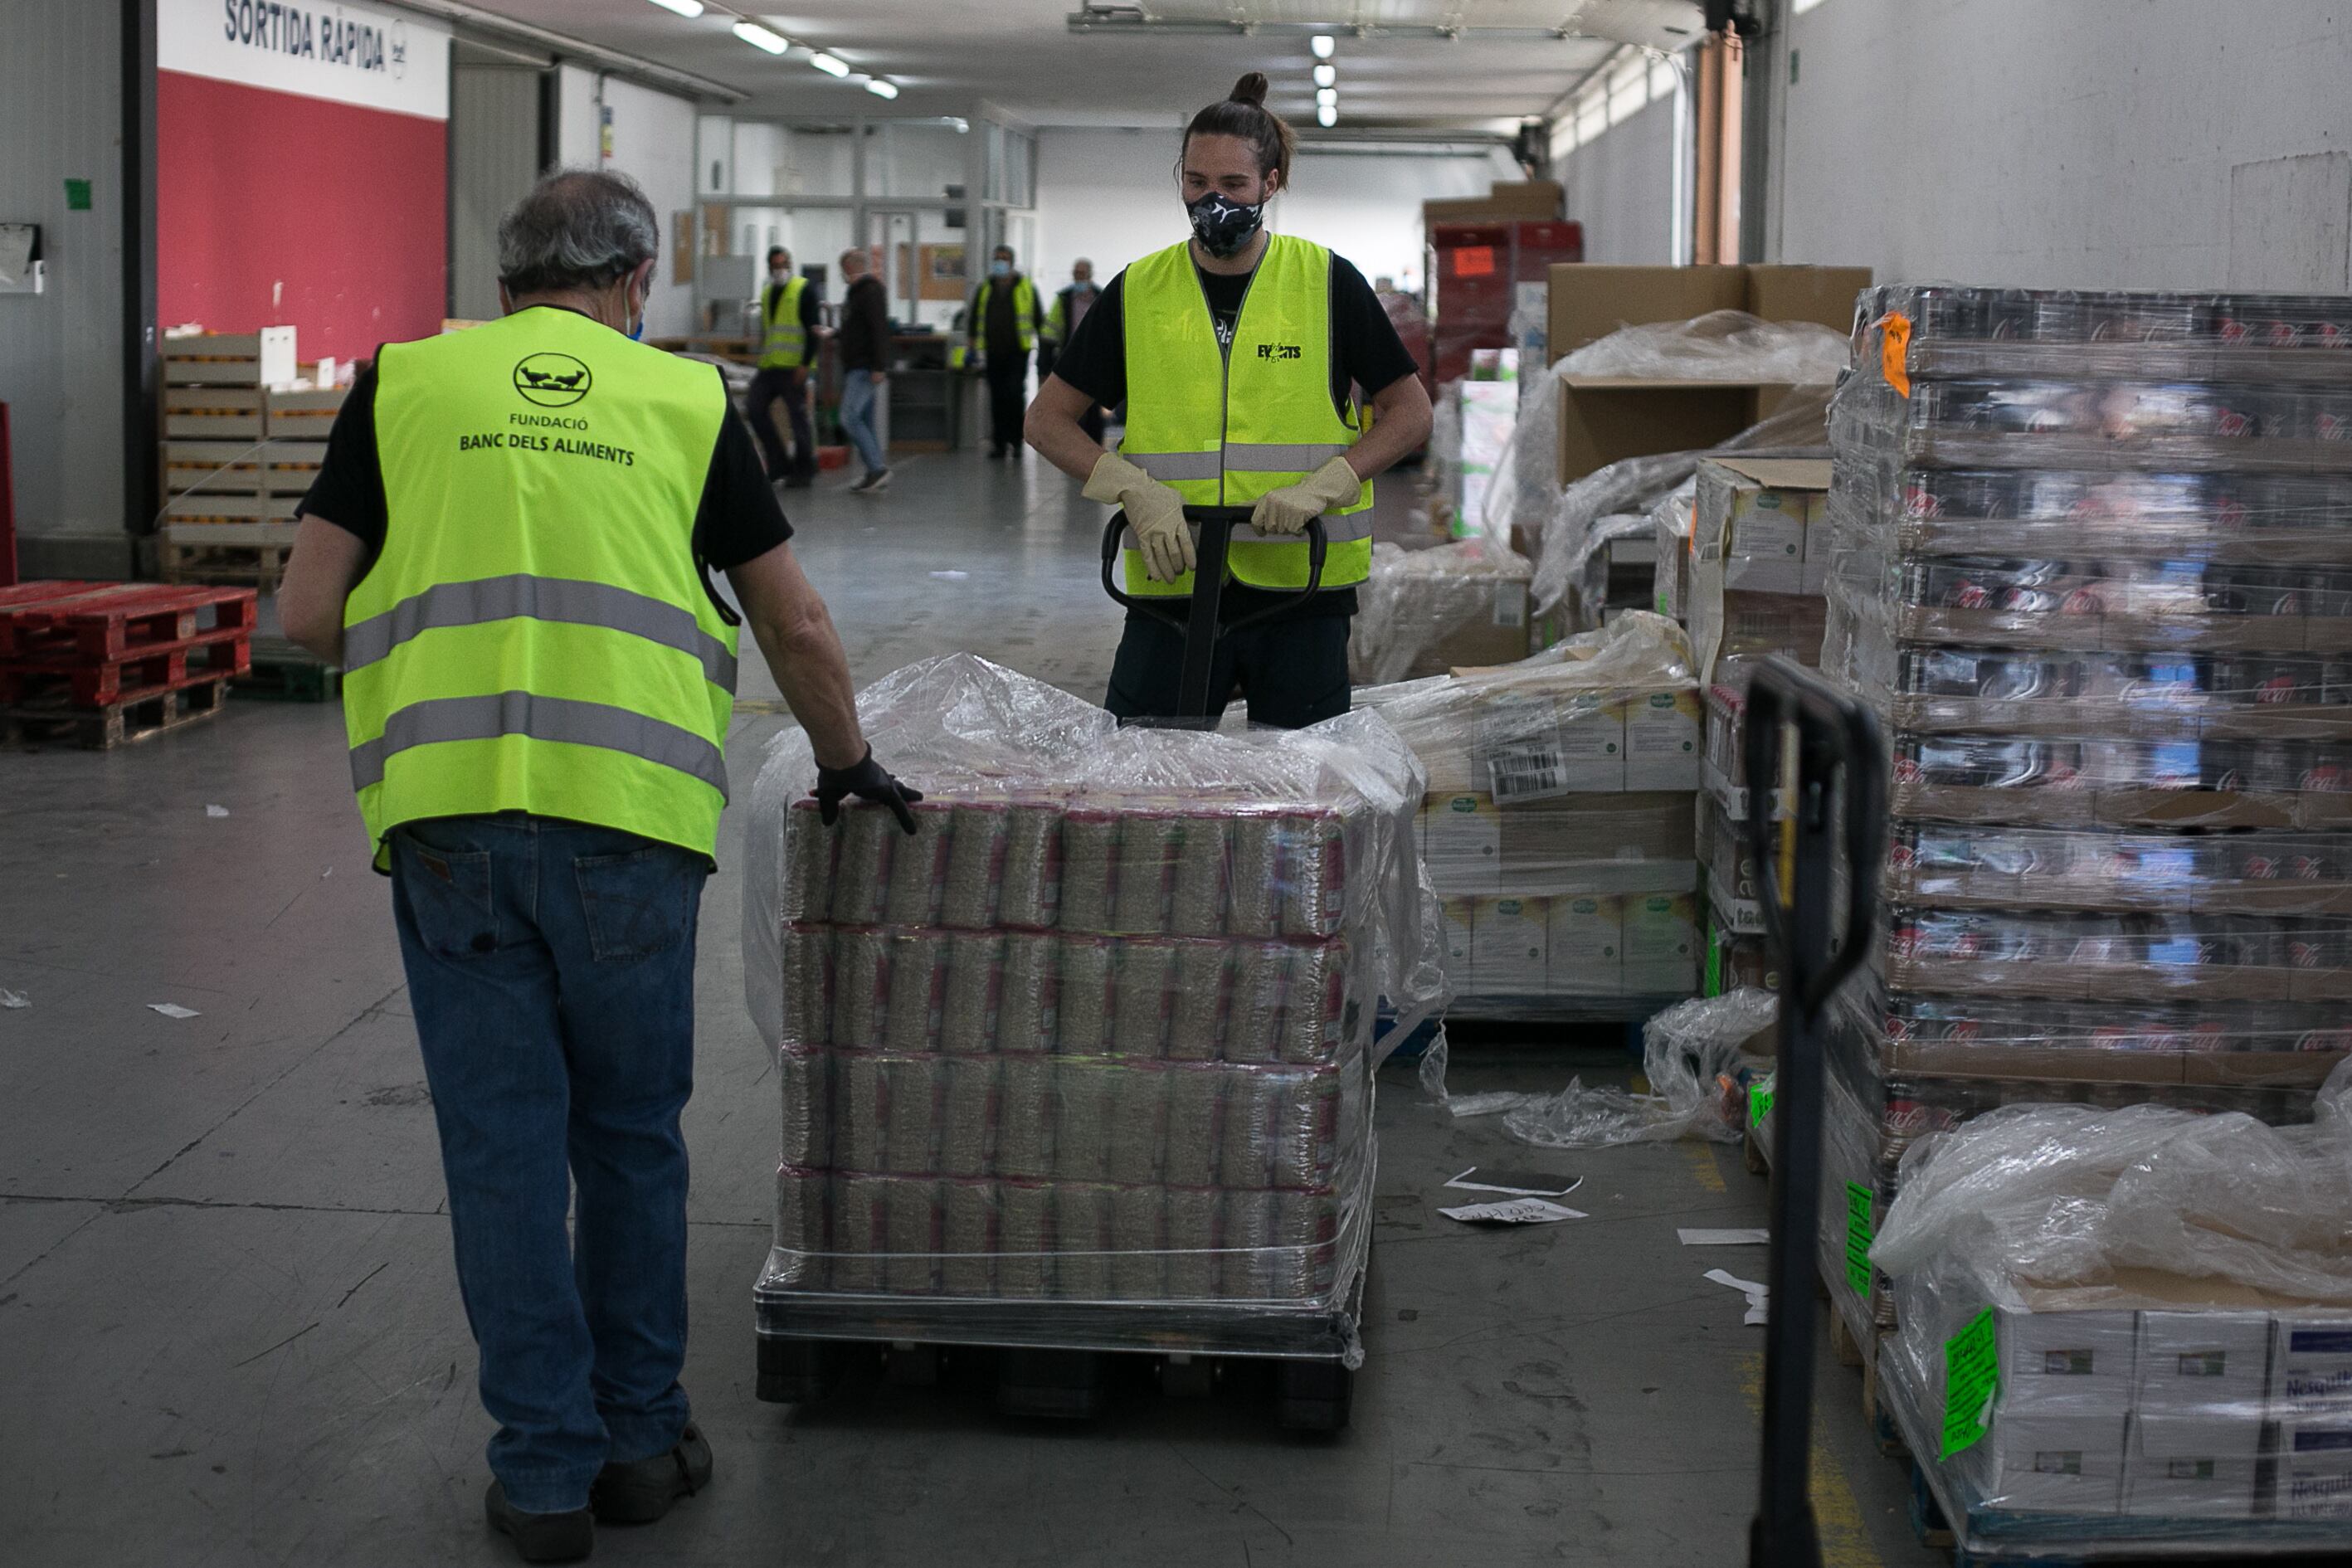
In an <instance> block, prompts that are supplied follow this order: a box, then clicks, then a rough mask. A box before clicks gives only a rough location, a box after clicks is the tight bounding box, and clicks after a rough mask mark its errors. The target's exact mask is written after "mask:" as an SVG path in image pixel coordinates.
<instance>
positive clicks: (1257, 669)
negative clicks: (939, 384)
mask: <svg viewBox="0 0 2352 1568" xmlns="http://www.w3.org/2000/svg"><path fill="white" fill-rule="evenodd" d="M1265 92H1266V79H1265V77H1264V76H1263V75H1261V74H1259V73H1258V72H1255V71H1253V72H1251V73H1249V74H1248V75H1246V76H1244V77H1243V78H1242V79H1241V80H1240V81H1238V82H1236V83H1235V84H1234V90H1233V92H1232V93H1231V94H1230V95H1229V96H1228V97H1226V98H1225V99H1224V100H1222V101H1220V102H1217V103H1213V104H1211V105H1209V107H1207V108H1206V109H1203V110H1201V111H1200V112H1199V113H1198V114H1195V115H1194V116H1193V117H1192V122H1191V123H1190V124H1189V125H1188V126H1187V127H1186V128H1185V132H1184V137H1183V142H1182V144H1181V152H1180V155H1179V157H1178V160H1177V165H1176V180H1177V196H1178V199H1179V201H1180V202H1181V205H1182V208H1183V210H1184V212H1185V215H1186V216H1187V218H1188V219H1189V221H1190V225H1191V228H1192V235H1191V237H1189V238H1187V239H1184V240H1182V241H1181V242H1179V243H1177V244H1175V245H1171V246H1170V247H1167V248H1166V249H1164V250H1160V251H1157V252H1155V253H1153V254H1152V255H1150V256H1147V257H1145V258H1143V259H1142V260H1140V261H1138V262H1136V263H1135V264H1134V265H1132V266H1130V267H1129V268H1126V269H1125V270H1124V271H1122V272H1121V273H1120V274H1119V275H1118V277H1116V278H1114V279H1111V281H1110V284H1109V286H1108V288H1106V289H1103V291H1102V294H1101V296H1100V298H1099V299H1098V300H1096V301H1095V302H1094V303H1093V305H1092V306H1091V308H1090V309H1089V310H1087V313H1086V314H1085V316H1084V318H1083V319H1082V320H1081V321H1078V322H1077V324H1076V326H1075V327H1074V328H1073V329H1072V331H1071V333H1070V336H1069V340H1068V342H1066V344H1064V345H1063V346H1062V348H1061V350H1060V352H1059V353H1058V354H1057V355H1056V356H1055V362H1054V370H1053V374H1050V375H1048V376H1047V377H1046V378H1045V383H1044V384H1042V385H1041V386H1040V387H1039V388H1038V391H1037V395H1036V398H1035V400H1034V401H1033V402H1032V403H1031V404H1030V405H1029V414H1028V418H1027V421H1026V426H1025V434H1026V437H1027V439H1028V442H1029V444H1030V445H1031V446H1033V447H1036V448H1037V450H1038V451H1039V452H1040V453H1042V454H1043V455H1044V456H1045V458H1047V459H1048V460H1049V461H1051V462H1052V463H1053V464H1054V465H1055V467H1056V468H1060V469H1062V471H1063V472H1065V473H1067V474H1069V475H1071V476H1072V477H1074V478H1076V479H1083V480H1085V481H1086V492H1085V493H1086V495H1087V499H1088V500H1096V501H1100V502H1102V503H1103V504H1105V505H1107V506H1116V507H1119V508H1122V509H1123V510H1125V511H1126V513H1127V519H1128V531H1127V539H1126V542H1125V547H1124V549H1123V550H1122V552H1121V556H1122V562H1121V565H1122V571H1123V573H1124V575H1125V579H1126V583H1125V585H1126V588H1127V591H1128V593H1129V594H1130V595H1135V596H1137V597H1139V598H1158V599H1165V600H1170V601H1174V600H1180V599H1186V598H1189V597H1190V596H1191V595H1192V592H1193V580H1192V573H1193V569H1194V567H1195V566H1196V565H1197V564H1198V558H1197V553H1196V550H1195V545H1194V541H1193V536H1192V529H1191V527H1190V526H1189V525H1188V524H1187V522H1186V521H1185V516H1184V509H1185V508H1186V507H1187V506H1246V507H1248V508H1249V509H1250V518H1249V522H1248V524H1247V526H1245V527H1242V528H1236V529H1235V530H1234V533H1233V542H1232V545H1231V547H1230V551H1229V552H1228V555H1227V559H1226V566H1225V571H1226V574H1227V576H1228V578H1229V579H1230V581H1229V582H1228V583H1227V584H1222V585H1221V586H1222V588H1223V592H1222V596H1221V598H1220V601H1219V605H1218V613H1219V616H1220V619H1221V620H1222V621H1223V622H1225V623H1227V624H1230V623H1233V622H1236V621H1240V620H1243V619H1244V618H1255V617H1257V616H1261V615H1263V616H1265V618H1264V619H1262V620H1255V619H1254V624H1252V625H1250V626H1245V627H1241V628H1239V629H1238V630H1236V631H1235V632H1234V633H1233V634H1232V635H1230V636H1226V637H1220V638H1219V639H1218V642H1217V647H1216V649H1215V654H1214V665H1213V668H1212V670H1211V696H1210V705H1211V706H1210V712H1211V715H1212V716H1213V715H1215V714H1218V713H1222V712H1223V709H1224V707H1225V704H1226V701H1227V700H1228V698H1229V696H1230V694H1231V693H1232V692H1233V691H1234V690H1235V689H1239V690H1240V691H1241V692H1242V694H1243V695H1244V697H1245V698H1246V700H1248V703H1249V710H1250V717H1251V719H1252V720H1253V721H1255V722H1257V723H1262V724H1273V725H1278V726H1281V727H1285V728H1297V727H1299V726H1302V725H1307V724H1312V723H1316V722H1318V721H1321V720H1324V719H1328V718H1332V717H1334V716H1336V715H1338V714H1340V713H1344V712H1346V711H1347V710H1348V705H1349V700H1350V696H1351V692H1350V689H1349V679H1348V634H1349V619H1350V617H1352V616H1354V614H1355V613H1356V588H1357V585H1358V584H1360V583H1362V582H1363V581H1364V580H1365V578H1366V577H1367V576H1369V575H1370V569H1371V552H1372V540H1371V507H1372V486H1371V481H1372V479H1373V478H1374V476H1376V475H1378V474H1380V473H1381V472H1383V471H1384V470H1386V469H1387V468H1390V467H1391V465H1393V464H1394V463H1395V462H1397V461H1398V459H1400V458H1403V457H1404V456H1406V455H1407V454H1408V453H1411V452H1412V451H1413V450H1415V449H1416V448H1418V447H1420V446H1421V444H1422V442H1423V440H1425V439H1426V438H1427V437H1428V435H1429V427H1430V405H1429V395H1428V393H1427V392H1426V390H1424V389H1423V386H1422V384H1421V380H1420V377H1419V376H1418V375H1417V374H1414V370H1415V367H1414V363H1413V360H1412V356H1411V355H1410V354H1409V353H1406V351H1405V347H1404V344H1403V343H1402V341H1400V340H1399V338H1398V337H1397V333H1396V329H1395V328H1394V327H1392V326H1391V325H1390V324H1389V321H1388V317H1387V314H1386V312H1385V311H1384V310H1382V309H1381V303H1380V300H1379V299H1378V297H1377V296H1375V295H1374V293H1373V292H1372V289H1371V286H1370V284H1368V283H1366V282H1365V281H1364V276H1363V274H1362V273H1361V272H1360V271H1358V270H1357V269H1356V268H1354V267H1353V266H1352V265H1350V264H1349V262H1348V261H1346V260H1345V259H1343V258H1339V257H1338V256H1335V255H1333V254H1332V253H1331V252H1330V251H1328V250H1327V249H1326V248H1324V247H1322V246H1320V245H1317V244H1315V243H1314V242H1312V241H1311V240H1307V239H1305V238H1300V237H1294V236H1289V235H1277V234H1274V233H1271V232H1269V231H1268V229H1267V227H1266V218H1267V210H1268V207H1269V205H1270V204H1271V203H1273V201H1274V200H1275V199H1276V197H1277V196H1279V195H1281V194H1282V192H1284V191H1285V190H1286V189H1287V188H1288V187H1289V182H1290V168H1291V160H1292V155H1293V153H1295V151H1296V149H1297V137H1296V135H1295V134H1294V133H1293V132H1292V131H1291V128H1290V127H1289V125H1288V124H1286V122H1285V121H1283V120H1282V119H1281V118H1280V117H1279V116H1277V115H1276V114H1274V113H1272V112H1271V111H1269V110H1267V109H1266V107H1265ZM1131 365H1132V366H1149V367H1150V374H1135V375H1132V376H1130V374H1129V367H1130V366H1131ZM1359 390H1360V391H1361V392H1363V393H1364V394H1366V395H1369V397H1370V412H1371V417H1370V420H1367V418H1366V417H1365V412H1364V405H1362V403H1361V402H1360V400H1359V398H1358V395H1357V394H1358V392H1359ZM1122 404H1124V405H1126V430H1125V433H1124V435H1123V436H1122V437H1121V439H1120V442H1119V447H1118V450H1117V451H1115V452H1112V451H1105V450H1104V449H1103V447H1102V445H1101V443H1100V441H1099V439H1097V437H1094V436H1092V435H1091V434H1090V433H1089V431H1088V430H1087V426H1086V423H1085V421H1086V418H1087V415H1088V413H1089V412H1090V411H1091V410H1092V409H1094V408H1095V407H1097V405H1100V406H1103V407H1114V408H1115V407H1118V406H1119V405H1122ZM1317 519H1320V520H1321V522H1322V529H1323V533H1324V537H1325V539H1326V540H1327V541H1328V547H1327V552H1326V554H1325V558H1324V561H1323V565H1322V572H1321V576H1320V580H1319V584H1318V591H1317V592H1315V593H1313V594H1312V595H1307V597H1306V600H1305V602H1304V603H1297V602H1296V601H1297V600H1298V599H1299V596H1300V595H1301V593H1302V591H1303V590H1305V589H1306V588H1307V585H1308V583H1309V581H1310V574H1311V570H1312V568H1311V546H1310V545H1309V543H1308V542H1307V524H1308V523H1309V522H1310V521H1314V520H1317ZM1183 660H1184V634H1183V633H1181V632H1180V631H1177V630H1176V629H1175V628H1174V627H1172V626H1170V625H1168V624H1166V623H1165V622H1163V621H1161V620H1160V619H1159V618H1158V617H1157V616H1151V615H1148V614H1145V613H1142V612H1140V611H1136V610H1130V611H1129V614H1128V619H1127V626H1126V630H1125V632H1124V634H1123V635H1122V637H1120V640H1119V646H1118V655H1117V658H1115V660H1114V662H1113V665H1112V668H1111V677H1110V690H1109V695H1108V697H1107V698H1106V700H1105V706H1107V707H1108V709H1109V710H1111V711H1112V712H1113V713H1116V714H1118V716H1119V717H1120V718H1121V719H1124V720H1149V719H1172V718H1176V717H1178V716H1179V711H1178V710H1179V694H1178V686H1179V678H1180V676H1181V670H1182V666H1183Z"/></svg>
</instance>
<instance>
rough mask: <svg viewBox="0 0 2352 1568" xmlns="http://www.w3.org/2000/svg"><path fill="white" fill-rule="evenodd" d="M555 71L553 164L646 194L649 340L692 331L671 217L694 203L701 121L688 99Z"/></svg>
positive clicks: (689, 295) (690, 302)
mask: <svg viewBox="0 0 2352 1568" xmlns="http://www.w3.org/2000/svg"><path fill="white" fill-rule="evenodd" d="M560 71H561V74H560V77H559V79H558V82H559V85H558V88H557V93H558V98H557V103H556V155H557V161H558V162H560V163H562V164H563V165H564V166H565V167H566V168H575V169H594V168H599V167H602V168H608V169H612V170H614V171H615V172H617V173H619V174H626V175H628V176H629V178H631V179H633V180H635V181H636V182H637V184H639V185H641V186H643V187H644V188H645V193H646V199H647V200H648V201H650V202H652V203H653V205H654V213H655V215H656V216H657V217H658V218H659V219H660V222H661V230H662V234H661V259H660V264H659V265H658V266H657V267H656V268H655V269H654V287H653V292H652V293H651V295H650V296H649V297H648V298H647V299H646V335H647V336H648V337H665V336H673V335H676V334H678V333H683V332H688V331H693V330H694V289H693V287H692V286H691V285H689V284H685V283H678V282H676V281H674V280H673V279H674V278H675V276H676V274H675V270H674V268H672V266H671V254H670V253H671V249H672V241H673V239H674V237H675V227H674V226H675V223H676V216H675V215H677V214H678V213H681V212H685V211H688V209H690V208H691V207H692V206H693V205H694V193H695V179H694V135H695V123H696V120H697V118H698V116H697V113H696V110H695V105H694V103H693V101H692V100H689V99H684V98H677V97H675V96H673V95H671V94H669V93H667V92H656V91H655V90H654V89H651V88H646V87H639V86H638V85H637V84H636V83H635V82H632V81H624V80H622V79H619V78H618V77H608V76H600V75H598V74H597V73H596V72H594V71H590V70H583V69H582V68H579V67H578V66H569V65H567V66H563V67H562V68H560ZM607 109H609V110H612V111H613V155H612V157H611V158H610V159H606V158H605V157H604V152H603V146H604V140H603V139H604V124H603V111H604V110H607Z"/></svg>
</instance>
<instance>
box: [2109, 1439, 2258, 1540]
mask: <svg viewBox="0 0 2352 1568" xmlns="http://www.w3.org/2000/svg"><path fill="white" fill-rule="evenodd" d="M2262 1445H2263V1426H2262V1423H2261V1421H2260V1420H2259V1419H2257V1420H2244V1419H2236V1420H2232V1419H2230V1418H2227V1417H2221V1418H2201V1417H2195V1416H2147V1415H2137V1414H2135V1415H2133V1417H2132V1424H2131V1436H2130V1440H2129V1442H2128V1444H2127V1445H2126V1447H2125V1450H2124V1494H2123V1510H2124V1511H2125V1512H2126V1513H2128V1514H2133V1515H2136V1516H2137V1517H2140V1518H2143V1519H2251V1518H2252V1517H2253V1515H2254V1512H2255V1509H2256V1500H2257V1497H2258V1495H2259V1486H2258V1481H2259V1477H2260V1471H2261V1468H2262Z"/></svg>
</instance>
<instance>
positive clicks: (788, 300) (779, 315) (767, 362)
mask: <svg viewBox="0 0 2352 1568" xmlns="http://www.w3.org/2000/svg"><path fill="white" fill-rule="evenodd" d="M806 292H808V279H805V278H793V279H786V280H785V282H784V283H783V285H782V287H781V288H779V287H778V286H776V285H775V284H772V283H771V284H770V285H768V287H767V288H766V289H762V290H761V295H762V297H763V300H764V308H765V312H766V318H767V329H768V331H767V336H765V337H764V338H762V339H761V341H760V368H761V370H774V369H779V368H782V369H797V368H798V367H800V366H802V365H804V364H806V363H808V329H807V328H806V327H804V326H803V325H801V296H802V295H803V294H805V293H806Z"/></svg>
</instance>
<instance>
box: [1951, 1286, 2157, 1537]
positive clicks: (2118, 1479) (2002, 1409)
mask: <svg viewBox="0 0 2352 1568" xmlns="http://www.w3.org/2000/svg"><path fill="white" fill-rule="evenodd" d="M2074 1315H2080V1314H2074ZM2126 1315H2128V1314H2126ZM2002 1398H2003V1403H2002V1404H2001V1405H2000V1406H1999V1407H1997V1408H1996V1411H1995V1414H1994V1415H1993V1420H1992V1426H1991V1429H1990V1431H1989V1432H1988V1433H1987V1434H1986V1435H1985V1438H1984V1441H1983V1442H1982V1443H1980V1444H1979V1446H1978V1447H1977V1448H1974V1449H1970V1450H1969V1453H1970V1454H1971V1455H1976V1454H1978V1453H1979V1452H1981V1455H1982V1457H1981V1458H1977V1459H1974V1460H1973V1461H1972V1462H1973V1463H1974V1464H1976V1465H1978V1466H1980V1467H1982V1468H1983V1469H1982V1473H1983V1475H1984V1478H1985V1479H1984V1483H1983V1484H1984V1491H1985V1498H1986V1500H1987V1502H1988V1503H1989V1504H1990V1506H1991V1507H1993V1508H1996V1509H2000V1510H2004V1511H2016V1512H2030V1513H2082V1514H2109V1513H2114V1512H2116V1510H2118V1509H2119V1508H2121V1507H2122V1506H2123V1469H2124V1413H2123V1412H2122V1411H2121V1410H2120V1409H2118V1410H2116V1411H2114V1412H2112V1413H2106V1412H2101V1413H2096V1414H2093V1413H2084V1414H2081V1415H2023V1414H2020V1413H2018V1412H2017V1411H2015V1410H2013V1409H2012V1408H2011V1406H2010V1405H2008V1404H2007V1403H2006V1401H2007V1390H2006V1388H2005V1387H2004V1389H2003V1394H2002Z"/></svg>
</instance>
